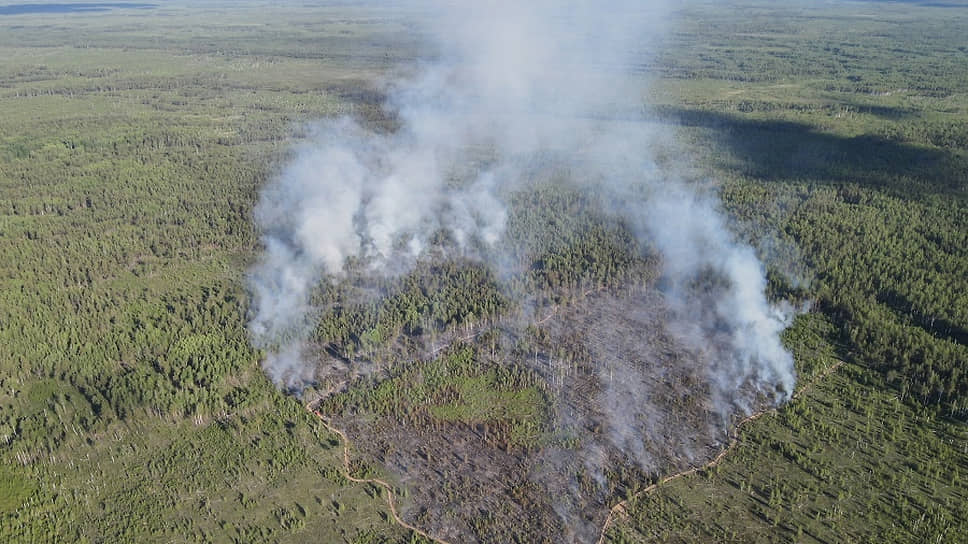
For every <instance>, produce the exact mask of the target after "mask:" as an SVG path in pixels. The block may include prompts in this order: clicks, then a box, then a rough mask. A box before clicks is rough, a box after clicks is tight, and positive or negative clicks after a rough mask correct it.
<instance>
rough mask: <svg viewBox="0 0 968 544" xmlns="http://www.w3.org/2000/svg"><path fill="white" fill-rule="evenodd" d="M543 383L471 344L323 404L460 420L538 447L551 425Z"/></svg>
mask: <svg viewBox="0 0 968 544" xmlns="http://www.w3.org/2000/svg"><path fill="white" fill-rule="evenodd" d="M543 385H544V384H543V383H542V381H541V380H540V379H539V377H538V376H536V375H534V374H533V373H532V372H529V371H526V370H524V369H521V368H517V367H515V366H506V365H495V364H494V362H492V361H487V360H485V357H484V355H483V354H478V353H477V352H476V351H475V350H474V349H473V348H471V347H468V346H465V347H459V348H456V349H453V350H452V351H449V352H447V353H444V354H442V355H440V356H438V357H437V358H435V359H434V360H432V361H429V362H426V363H422V364H410V365H406V366H404V367H403V368H402V369H400V370H399V371H398V372H397V373H396V374H395V375H394V376H392V377H391V378H389V379H385V380H382V381H380V382H368V383H365V384H362V385H361V386H358V387H354V388H352V389H350V390H349V391H347V392H345V393H340V394H337V395H334V396H331V397H329V398H327V399H325V400H324V401H323V404H322V405H321V409H323V410H324V411H325V412H326V413H332V414H336V415H348V414H359V413H363V414H376V415H380V416H382V417H385V418H388V419H389V420H391V421H393V422H394V424H397V425H404V424H409V425H414V424H417V425H426V426H438V425H440V424H443V423H460V424H463V425H469V426H472V427H475V428H481V429H482V430H483V433H484V436H485V440H488V441H491V442H494V443H497V444H501V445H504V446H506V447H508V448H510V447H512V446H520V447H526V448H532V447H536V446H538V445H539V444H540V440H541V439H542V432H543V431H544V430H545V428H546V425H547V418H548V414H547V400H546V398H545V394H544V392H543V390H542V388H543Z"/></svg>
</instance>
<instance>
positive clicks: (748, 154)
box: [655, 108, 968, 198]
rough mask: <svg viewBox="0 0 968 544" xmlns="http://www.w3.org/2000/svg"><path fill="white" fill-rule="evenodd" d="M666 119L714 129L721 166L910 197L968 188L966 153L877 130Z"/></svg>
mask: <svg viewBox="0 0 968 544" xmlns="http://www.w3.org/2000/svg"><path fill="white" fill-rule="evenodd" d="M655 113H656V114H657V118H658V120H659V121H660V122H672V123H676V124H678V125H680V126H684V127H697V128H702V129H708V130H709V131H711V134H712V137H713V139H714V141H715V143H716V144H718V145H717V148H718V149H722V150H724V151H725V155H720V156H717V155H713V156H712V158H713V161H716V162H719V164H717V166H722V167H726V168H729V169H731V170H739V171H741V172H742V173H743V174H745V175H748V176H751V177H754V178H759V179H763V180H773V181H800V180H803V181H809V182H814V183H816V182H819V183H825V184H838V185H839V184H842V183H856V184H858V185H860V186H863V187H866V188H872V189H880V190H886V191H889V192H892V193H895V194H897V195H898V196H901V197H905V198H911V197H913V196H917V195H918V194H922V195H923V194H944V195H950V196H959V197H962V196H965V187H966V181H968V161H966V157H963V156H959V155H957V154H954V153H951V152H950V151H947V150H944V149H938V148H928V147H921V146H916V145H911V144H907V143H903V142H898V141H894V140H890V139H888V138H884V137H880V136H875V135H861V136H855V137H844V136H838V135H836V134H830V133H825V132H820V131H819V130H817V128H816V127H814V126H811V125H806V124H802V123H795V122H791V121H776V120H758V119H744V118H743V117H742V116H740V115H729V114H724V113H717V112H707V111H700V110H689V109H681V108H662V109H659V110H656V111H655Z"/></svg>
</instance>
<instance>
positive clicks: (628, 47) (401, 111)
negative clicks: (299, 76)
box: [249, 0, 794, 456]
mask: <svg viewBox="0 0 968 544" xmlns="http://www.w3.org/2000/svg"><path fill="white" fill-rule="evenodd" d="M428 12H432V13H434V15H433V16H431V17H430V18H429V19H428V20H427V23H426V24H427V28H426V29H425V31H426V33H427V35H428V36H429V41H430V42H431V45H432V50H433V51H434V52H435V55H434V56H433V59H432V60H428V61H426V62H425V63H423V64H421V65H420V66H419V67H417V68H415V69H413V70H411V71H410V73H409V74H408V75H406V76H401V77H400V78H398V79H397V80H396V81H393V82H392V84H391V85H390V86H389V90H388V97H389V98H388V103H387V105H386V108H387V111H388V112H390V113H392V115H393V118H394V120H395V123H394V124H395V126H396V127H395V129H394V130H392V131H374V130H372V129H368V128H365V127H364V126H361V124H360V123H359V122H357V121H355V120H353V119H350V118H339V119H332V120H325V121H322V122H319V123H318V125H317V126H316V129H315V130H314V133H313V134H312V136H311V138H309V141H308V142H307V143H305V144H304V145H302V146H301V147H300V148H299V149H298V150H297V153H296V155H295V159H294V160H293V161H292V162H291V164H289V165H288V166H287V167H286V168H285V169H284V170H283V171H282V172H281V173H280V174H279V175H278V176H277V177H276V178H275V179H274V180H272V182H271V183H269V184H268V186H267V187H266V188H265V189H264V190H263V192H262V195H261V199H260V202H259V204H258V207H257V209H256V213H255V217H256V221H257V224H258V228H259V229H260V231H261V233H262V241H263V244H264V248H265V251H264V253H263V255H262V256H261V258H260V259H259V261H258V263H256V265H255V266H254V267H253V268H252V270H251V271H250V274H249V286H250V289H251V292H252V294H253V303H254V310H253V316H252V319H251V322H250V324H249V329H250V332H251V337H252V340H253V343H254V345H255V346H257V347H259V348H261V349H264V350H266V352H267V354H268V355H267V358H266V360H265V362H264V366H265V370H266V372H267V374H268V375H269V376H270V377H271V378H272V379H273V381H274V382H276V383H277V384H278V385H280V386H282V387H287V388H292V389H299V388H300V387H301V386H302V385H305V384H306V383H309V382H311V381H312V380H313V378H314V376H313V372H314V370H313V368H314V365H313V363H312V361H308V360H306V358H305V352H306V350H307V342H308V338H309V335H310V332H311V331H312V329H313V327H314V325H315V321H314V320H315V315H314V314H315V312H316V310H315V309H314V308H313V307H312V305H311V303H310V294H311V292H312V290H313V289H314V287H315V286H317V285H318V284H319V282H321V281H326V280H325V278H327V277H339V276H340V275H341V274H342V273H343V271H344V265H345V263H346V262H347V259H354V258H359V259H363V260H364V261H365V262H366V263H367V266H369V267H370V268H371V269H373V270H376V271H379V272H381V273H384V274H388V275H393V274H397V273H399V272H400V271H401V270H405V269H406V267H407V266H408V265H407V263H409V262H412V260H413V259H414V258H415V257H416V256H418V255H420V254H421V252H423V251H424V250H425V249H426V248H427V247H428V243H429V239H430V237H431V236H432V235H433V234H434V233H435V232H439V231H440V230H442V229H443V230H446V231H448V232H450V233H451V234H452V237H453V239H454V240H455V242H456V244H457V246H458V248H459V250H460V251H463V252H464V253H465V254H466V255H472V256H474V257H475V258H479V259H482V260H484V261H485V262H487V263H490V265H491V266H494V267H500V266H501V263H502V257H501V256H500V255H499V251H498V246H499V245H500V244H498V242H499V241H500V240H501V238H502V234H503V230H504V223H505V219H506V217H507V215H508V214H507V209H506V206H507V204H506V196H507V195H508V194H509V193H510V192H512V191H513V190H514V189H515V188H516V187H523V186H525V185H526V184H527V183H528V180H529V179H530V178H531V177H533V174H534V170H535V169H537V168H541V167H542V165H545V164H546V163H547V162H548V161H549V160H560V161H562V162H566V163H567V164H568V168H569V169H570V170H569V171H571V172H572V176H573V177H574V178H575V180H576V181H577V182H578V183H584V184H586V188H588V190H591V191H596V192H598V193H599V194H601V195H602V201H603V202H608V203H610V208H611V209H610V210H609V212H610V213H612V214H614V215H615V216H617V217H620V218H622V220H623V221H624V223H626V224H628V225H630V226H631V228H632V229H633V230H634V232H635V234H636V236H638V237H639V241H640V243H641V246H642V247H643V248H652V249H654V250H655V251H656V252H657V253H658V254H659V255H660V258H661V266H662V279H661V282H660V284H661V286H662V289H663V294H664V296H665V297H666V300H667V301H668V307H669V315H668V318H669V321H670V322H669V323H668V324H667V327H668V329H669V330H670V331H673V334H675V335H676V336H677V337H678V338H679V340H680V341H681V342H682V343H683V344H684V345H686V346H688V347H689V348H690V349H692V350H695V351H697V352H703V351H710V350H712V351H714V352H715V353H714V356H712V357H710V360H712V361H714V363H713V364H711V365H710V368H709V380H710V381H711V382H712V383H713V384H714V386H713V389H714V390H713V396H714V398H715V402H716V404H717V405H719V410H721V413H723V414H729V413H731V411H733V410H735V409H736V408H737V407H739V408H740V409H741V410H743V409H748V407H747V406H745V403H746V402H748V399H749V398H750V397H749V396H748V395H747V396H743V395H738V394H737V391H738V390H739V389H740V388H743V387H753V388H754V389H755V390H756V392H757V393H760V394H767V395H770V396H772V397H773V398H775V399H777V400H780V401H782V400H785V399H786V398H788V397H789V395H790V393H791V392H792V391H793V385H794V373H793V361H792V357H791V355H790V354H789V353H788V352H787V351H786V350H785V349H784V348H783V347H782V345H781V343H780V340H779V332H780V331H781V330H782V329H783V328H784V326H785V318H784V316H783V314H782V313H781V312H779V311H777V310H776V309H775V308H773V307H771V305H770V304H769V303H768V301H767V300H766V298H765V295H764V289H765V286H766V282H765V274H764V269H763V266H762V265H761V264H760V262H759V261H758V260H757V258H756V255H755V253H754V251H753V250H752V249H751V248H750V247H749V246H748V245H747V244H744V243H743V242H742V241H740V240H738V239H737V238H736V236H734V235H733V234H732V233H731V232H730V231H729V230H728V229H727V227H726V221H725V219H724V216H723V214H722V213H721V211H720V210H719V207H718V205H717V201H716V199H715V195H714V194H711V193H710V192H709V191H708V189H707V188H704V187H703V186H702V185H701V184H700V185H697V184H695V183H692V182H689V183H687V182H686V181H683V177H684V176H683V174H682V172H683V171H685V169H686V167H687V165H686V164H685V163H684V162H683V163H682V164H681V165H679V166H677V165H676V164H675V162H674V161H670V160H668V159H667V158H662V159H660V155H661V156H662V157H668V156H669V154H670V152H671V154H672V156H675V153H677V152H679V151H678V149H677V148H676V146H675V143H674V142H673V141H672V138H671V137H670V135H669V132H670V129H669V127H668V126H664V127H663V126H659V125H658V124H656V123H650V122H649V121H648V119H647V116H646V115H645V114H643V106H644V105H643V99H642V96H643V93H644V90H645V88H646V84H647V80H648V76H649V74H648V70H647V69H646V68H645V67H647V66H649V65H650V60H651V59H652V58H654V53H655V50H656V48H657V47H658V46H659V45H660V41H661V40H660V39H659V38H660V37H661V35H662V30H663V29H664V28H666V27H667V26H668V25H669V24H670V23H671V22H672V21H673V17H672V14H671V12H670V10H669V9H668V8H667V6H666V5H665V3H662V2H641V1H631V0H629V1H623V0H613V1H607V2H591V1H585V0H572V1H567V0H566V1H564V2H562V1H557V0H556V1H551V0H536V1H530V2H517V1H511V0H497V1H492V2H454V3H449V4H447V6H446V7H443V8H439V7H437V8H436V9H435V10H428ZM549 157H554V158H556V159H549ZM619 381H620V382H622V384H621V386H622V387H625V388H627V387H629V385H628V384H629V383H634V380H619ZM620 393H621V395H619V394H616V395H615V399H617V400H616V402H618V400H621V402H626V401H627V399H628V397H629V394H628V393H629V392H628V391H624V390H623V391H621V392H620ZM633 396H634V395H633ZM744 399H746V400H744ZM628 439H629V437H628V436H622V437H617V438H616V441H621V442H622V444H621V446H622V447H625V446H626V445H627V444H628V443H629V442H627V441H628ZM633 449H634V448H633ZM633 455H636V456H638V455H637V454H634V453H633ZM641 455H642V456H644V455H645V454H644V453H642V454H641Z"/></svg>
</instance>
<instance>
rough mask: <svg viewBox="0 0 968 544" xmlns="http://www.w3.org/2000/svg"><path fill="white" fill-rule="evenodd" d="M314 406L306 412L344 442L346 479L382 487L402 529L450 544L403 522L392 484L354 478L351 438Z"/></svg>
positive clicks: (373, 479) (376, 479) (391, 510)
mask: <svg viewBox="0 0 968 544" xmlns="http://www.w3.org/2000/svg"><path fill="white" fill-rule="evenodd" d="M312 404H313V403H311V402H310V403H309V404H307V405H306V410H309V411H310V412H311V413H312V414H313V415H315V416H316V417H317V418H319V421H321V422H322V423H323V426H324V427H326V429H327V430H329V432H331V433H335V434H338V435H339V437H340V439H341V440H342V441H343V472H344V473H345V476H346V479H347V480H349V481H351V482H355V483H358V484H376V485H378V486H380V487H382V488H383V489H384V490H386V492H387V506H389V507H390V515H392V516H393V520H394V521H396V522H397V524H398V525H400V526H401V527H403V528H405V529H409V530H411V531H413V532H414V533H417V534H418V535H420V536H422V537H424V538H426V539H427V540H430V541H433V542H437V543H439V544H450V543H449V542H447V541H446V540H444V539H442V538H437V537H435V536H431V535H430V534H428V533H427V532H426V531H424V530H422V529H419V528H417V527H414V526H413V525H410V524H409V523H407V522H406V521H403V518H401V517H400V513H399V512H397V503H396V499H395V498H394V496H393V487H392V486H391V485H390V484H388V483H387V482H385V481H383V480H381V479H379V478H356V477H354V476H353V474H352V473H351V472H350V439H349V437H347V436H346V433H344V432H343V431H342V430H340V429H337V428H336V427H333V426H332V425H330V423H329V422H328V421H326V418H325V417H323V414H320V413H319V411H318V410H315V409H314V408H313V407H312Z"/></svg>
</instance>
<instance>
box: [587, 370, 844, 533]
mask: <svg viewBox="0 0 968 544" xmlns="http://www.w3.org/2000/svg"><path fill="white" fill-rule="evenodd" d="M843 364H844V362H843V361H837V362H836V363H834V364H833V365H831V366H830V367H829V368H827V369H826V370H824V371H823V372H821V373H820V374H818V375H817V376H815V377H814V378H813V379H812V380H810V381H809V382H807V383H806V384H804V385H803V387H801V388H800V389H798V390H797V391H796V392H795V393H793V397H792V398H791V399H790V400H796V399H798V398H800V396H801V395H803V394H804V393H806V392H807V391H808V390H810V389H811V388H812V387H813V386H814V385H816V384H817V382H819V381H820V380H823V379H824V378H826V377H827V376H829V375H830V374H831V373H832V372H834V371H836V370H837V369H838V368H840V367H841V366H842V365H843ZM773 412H776V408H770V409H769V410H763V411H761V412H756V413H754V414H751V415H750V416H748V417H747V418H746V419H744V420H742V421H740V422H739V423H737V424H736V426H735V427H733V432H732V437H731V438H730V439H729V444H728V445H727V446H726V447H725V448H723V450H722V451H720V452H719V454H718V455H716V457H715V458H713V460H712V461H709V462H708V463H706V464H705V465H702V466H698V467H692V468H690V469H687V470H684V471H682V472H677V473H675V474H670V475H669V476H666V477H665V478H662V479H661V480H659V481H658V482H655V483H654V484H652V485H650V486H649V487H646V488H645V489H642V490H641V491H639V492H638V493H636V494H634V495H632V496H631V497H629V498H628V499H625V500H623V501H621V502H619V503H618V504H616V505H615V506H613V507H612V509H611V510H609V512H608V517H606V518H605V523H604V524H602V532H601V536H599V537H598V544H604V543H605V534H606V533H608V529H609V528H610V527H611V526H612V525H613V524H614V523H615V520H616V519H618V518H625V517H627V516H628V503H629V501H630V500H632V499H637V498H639V497H642V496H644V495H647V494H649V493H651V492H653V491H655V490H656V489H657V488H658V487H659V486H660V485H663V484H666V483H668V482H670V481H672V480H676V479H678V478H684V477H686V476H690V475H692V474H695V473H697V472H700V471H703V470H708V469H711V468H713V467H715V466H716V465H718V464H720V463H721V462H722V461H723V459H724V458H725V457H726V454H727V453H729V452H730V451H731V450H732V449H733V448H735V447H736V445H737V444H739V430H740V429H741V428H742V427H743V426H744V425H746V424H748V423H750V422H752V421H756V420H757V419H759V418H761V417H762V416H764V415H766V414H770V413H773Z"/></svg>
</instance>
